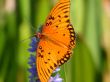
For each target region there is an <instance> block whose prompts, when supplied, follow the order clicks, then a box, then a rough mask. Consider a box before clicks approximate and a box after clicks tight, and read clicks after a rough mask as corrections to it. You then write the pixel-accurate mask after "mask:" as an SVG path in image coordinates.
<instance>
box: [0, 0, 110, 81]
mask: <svg viewBox="0 0 110 82" xmlns="http://www.w3.org/2000/svg"><path fill="white" fill-rule="evenodd" d="M56 2H57V0H0V82H29V79H28V75H29V73H28V72H27V69H28V67H29V66H28V64H27V62H28V60H29V59H28V58H29V56H30V53H29V52H28V51H27V49H28V48H29V42H30V39H31V38H29V37H30V36H32V35H33V34H34V32H35V31H36V30H34V29H37V28H38V27H39V26H40V25H42V24H43V23H44V21H45V19H46V17H47V15H48V13H49V11H50V10H51V8H52V7H53V6H54V5H55V3H56ZM70 14H71V22H72V24H73V26H74V28H75V31H76V33H77V42H76V48H75V49H74V50H73V51H74V54H73V56H72V58H71V60H69V62H67V63H66V64H65V65H63V66H62V70H61V76H62V78H63V79H64V82H110V0H71V12H70Z"/></svg>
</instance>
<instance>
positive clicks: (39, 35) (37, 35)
mask: <svg viewBox="0 0 110 82" xmlns="http://www.w3.org/2000/svg"><path fill="white" fill-rule="evenodd" d="M35 37H36V38H40V39H41V38H43V37H44V35H43V34H42V33H40V32H38V33H36V34H35Z"/></svg>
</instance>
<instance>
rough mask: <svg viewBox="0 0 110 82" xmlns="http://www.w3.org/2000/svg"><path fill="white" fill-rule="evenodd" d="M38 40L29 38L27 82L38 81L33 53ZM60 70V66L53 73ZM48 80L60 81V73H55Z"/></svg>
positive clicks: (52, 81)
mask: <svg viewBox="0 0 110 82" xmlns="http://www.w3.org/2000/svg"><path fill="white" fill-rule="evenodd" d="M38 42H39V39H37V38H35V37H33V38H32V39H31V43H30V48H29V49H28V50H29V52H30V53H31V55H30V58H29V62H28V64H29V65H30V68H29V69H28V71H29V72H30V76H29V78H30V79H29V82H40V80H39V78H38V75H37V70H36V69H37V68H36V54H35V53H34V52H35V51H36V49H37V44H38ZM58 71H60V68H57V69H56V70H55V71H54V72H53V74H54V73H55V74H56V73H57V72H58ZM49 82H62V78H60V75H59V74H58V73H57V74H56V75H55V76H51V77H50V80H49Z"/></svg>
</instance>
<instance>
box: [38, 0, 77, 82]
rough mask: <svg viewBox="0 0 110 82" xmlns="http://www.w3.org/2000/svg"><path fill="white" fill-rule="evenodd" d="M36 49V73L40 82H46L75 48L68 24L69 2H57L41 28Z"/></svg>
mask: <svg viewBox="0 0 110 82" xmlns="http://www.w3.org/2000/svg"><path fill="white" fill-rule="evenodd" d="M36 37H38V38H40V41H39V43H38V47H37V57H36V58H37V60H36V65H37V72H38V77H39V79H40V81H41V82H48V80H49V78H50V76H51V74H52V73H53V71H54V70H55V69H56V68H57V67H59V66H60V65H62V64H64V63H65V62H67V60H68V59H69V58H70V55H71V54H72V51H71V50H72V49H73V48H74V47H75V32H74V29H73V26H72V24H71V23H70V0H59V2H58V3H57V4H56V6H55V7H54V8H53V9H52V11H51V12H50V14H49V15H48V17H47V20H46V22H45V24H44V25H43V26H42V31H41V33H37V34H36Z"/></svg>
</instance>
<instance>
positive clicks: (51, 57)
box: [36, 39, 69, 82]
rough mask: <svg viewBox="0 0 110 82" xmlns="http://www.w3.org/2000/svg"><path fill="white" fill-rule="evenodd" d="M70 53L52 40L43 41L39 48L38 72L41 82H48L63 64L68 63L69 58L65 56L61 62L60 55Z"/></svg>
mask: <svg viewBox="0 0 110 82" xmlns="http://www.w3.org/2000/svg"><path fill="white" fill-rule="evenodd" d="M67 52H68V54H69V51H68V49H67V47H63V46H60V44H56V43H54V42H52V41H51V40H49V39H47V40H41V41H40V42H39V44H38V48H37V62H36V65H37V71H38V75H39V78H40V80H41V82H48V80H49V78H50V76H51V74H52V72H53V71H54V70H55V69H56V68H57V67H58V66H59V65H61V64H62V63H64V62H66V60H67V59H68V58H69V56H67V55H65V58H66V59H65V60H63V57H62V58H60V59H62V60H61V61H60V60H59V59H58V57H59V56H60V55H63V54H66V53H67Z"/></svg>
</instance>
